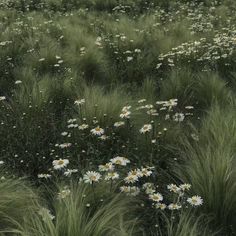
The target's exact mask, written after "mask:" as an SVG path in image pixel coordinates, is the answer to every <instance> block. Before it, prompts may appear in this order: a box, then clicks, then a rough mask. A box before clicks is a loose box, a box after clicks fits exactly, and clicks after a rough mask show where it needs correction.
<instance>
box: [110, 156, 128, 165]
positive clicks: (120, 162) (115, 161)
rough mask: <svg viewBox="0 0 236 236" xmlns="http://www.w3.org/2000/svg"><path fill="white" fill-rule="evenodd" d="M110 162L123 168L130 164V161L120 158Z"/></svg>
mask: <svg viewBox="0 0 236 236" xmlns="http://www.w3.org/2000/svg"><path fill="white" fill-rule="evenodd" d="M110 161H111V162H112V163H113V164H115V165H121V166H126V165H127V164H128V163H130V160H129V159H127V158H126V157H120V156H117V157H114V158H112V159H111V160H110Z"/></svg>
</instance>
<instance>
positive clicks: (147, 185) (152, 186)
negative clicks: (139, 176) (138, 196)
mask: <svg viewBox="0 0 236 236" xmlns="http://www.w3.org/2000/svg"><path fill="white" fill-rule="evenodd" d="M147 188H154V184H153V183H145V184H143V189H147Z"/></svg>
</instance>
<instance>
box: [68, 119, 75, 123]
mask: <svg viewBox="0 0 236 236" xmlns="http://www.w3.org/2000/svg"><path fill="white" fill-rule="evenodd" d="M76 120H77V119H69V120H68V121H67V123H68V124H71V123H75V122H76Z"/></svg>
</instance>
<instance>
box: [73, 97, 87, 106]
mask: <svg viewBox="0 0 236 236" xmlns="http://www.w3.org/2000/svg"><path fill="white" fill-rule="evenodd" d="M84 103H85V99H84V98H82V99H78V100H76V101H75V102H74V104H75V105H83V104H84Z"/></svg>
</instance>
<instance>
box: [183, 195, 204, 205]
mask: <svg viewBox="0 0 236 236" xmlns="http://www.w3.org/2000/svg"><path fill="white" fill-rule="evenodd" d="M187 202H188V203H189V204H190V205H192V206H200V205H202V204H203V199H202V198H201V197H200V196H193V197H191V198H188V199H187Z"/></svg>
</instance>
